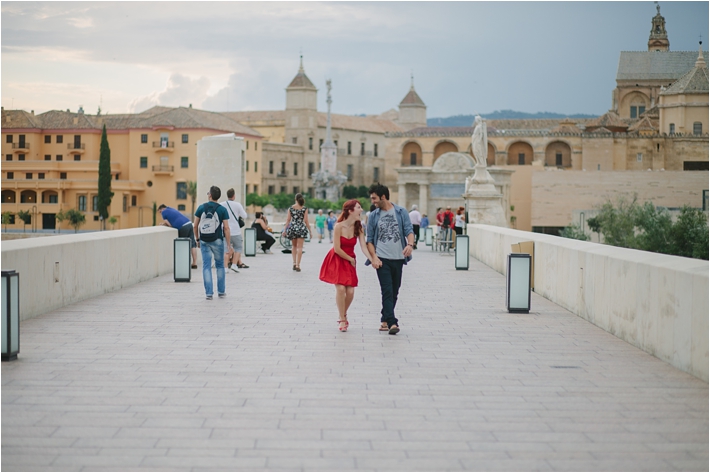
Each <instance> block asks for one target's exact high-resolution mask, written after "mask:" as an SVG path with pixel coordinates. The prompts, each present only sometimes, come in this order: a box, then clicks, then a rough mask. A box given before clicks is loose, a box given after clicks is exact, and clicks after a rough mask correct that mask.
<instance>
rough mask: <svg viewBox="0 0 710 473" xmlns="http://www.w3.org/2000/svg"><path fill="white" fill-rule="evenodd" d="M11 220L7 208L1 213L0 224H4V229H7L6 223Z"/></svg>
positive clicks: (10, 214)
mask: <svg viewBox="0 0 710 473" xmlns="http://www.w3.org/2000/svg"><path fill="white" fill-rule="evenodd" d="M10 220H12V212H10V211H9V210H8V211H6V212H3V213H2V224H3V225H5V231H7V224H8V223H10Z"/></svg>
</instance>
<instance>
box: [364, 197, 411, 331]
mask: <svg viewBox="0 0 710 473" xmlns="http://www.w3.org/2000/svg"><path fill="white" fill-rule="evenodd" d="M389 198H390V191H389V189H387V187H385V186H383V185H381V184H373V185H372V186H371V187H370V202H372V203H373V205H375V206H377V209H375V210H374V211H373V212H372V213H371V214H370V218H369V219H368V222H367V248H368V249H369V250H370V254H371V255H372V267H373V268H375V269H376V270H377V279H378V280H379V281H380V290H381V292H382V317H381V318H380V322H381V325H380V330H381V331H388V332H389V333H390V335H394V334H396V333H397V332H399V325H398V323H399V321H398V320H397V318H396V317H395V315H394V307H395V305H397V296H398V294H399V287H400V286H401V284H402V267H403V266H404V265H405V264H406V263H407V261H409V260H410V259H411V255H412V247H413V245H414V231H413V229H412V223H411V221H410V220H409V214H408V213H407V211H406V210H405V209H404V208H403V207H400V206H399V205H395V204H393V203H391V202H390V200H389Z"/></svg>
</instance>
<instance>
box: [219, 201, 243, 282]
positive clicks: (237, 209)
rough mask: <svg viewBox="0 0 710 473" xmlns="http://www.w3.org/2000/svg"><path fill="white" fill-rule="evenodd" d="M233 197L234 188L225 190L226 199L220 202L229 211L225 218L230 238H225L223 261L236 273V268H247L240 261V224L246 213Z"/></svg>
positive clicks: (241, 224)
mask: <svg viewBox="0 0 710 473" xmlns="http://www.w3.org/2000/svg"><path fill="white" fill-rule="evenodd" d="M234 199H235V193H234V189H228V190H227V200H225V201H224V202H222V204H221V205H222V207H224V208H225V209H227V212H228V213H229V220H227V225H229V234H230V235H231V236H230V239H229V240H225V242H224V243H225V246H224V249H225V254H224V263H225V264H226V265H227V269H231V270H232V271H234V272H235V273H238V272H239V270H238V269H237V268H248V267H249V266H247V265H246V264H244V263H242V251H243V246H244V239H243V238H242V228H241V227H242V226H243V225H244V219H245V218H247V213H246V211H245V210H244V207H242V204H240V203H239V202H237V201H236V200H234Z"/></svg>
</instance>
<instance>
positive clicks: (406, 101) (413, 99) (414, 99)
mask: <svg viewBox="0 0 710 473" xmlns="http://www.w3.org/2000/svg"><path fill="white" fill-rule="evenodd" d="M399 104H400V105H425V104H424V101H423V100H422V99H421V97H419V95H418V94H417V92H416V91H415V90H414V86H412V87H411V88H410V89H409V92H407V95H405V96H404V98H403V99H402V101H401V102H400V103H399Z"/></svg>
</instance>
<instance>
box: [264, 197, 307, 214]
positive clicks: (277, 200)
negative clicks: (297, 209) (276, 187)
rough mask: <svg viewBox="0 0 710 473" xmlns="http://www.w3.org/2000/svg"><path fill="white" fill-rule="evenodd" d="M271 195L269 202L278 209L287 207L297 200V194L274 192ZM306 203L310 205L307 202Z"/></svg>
mask: <svg viewBox="0 0 710 473" xmlns="http://www.w3.org/2000/svg"><path fill="white" fill-rule="evenodd" d="M269 197H270V199H269V203H270V204H271V205H273V206H274V207H275V208H276V209H278V210H284V209H287V208H289V207H291V206H292V205H293V203H294V202H295V201H296V198H295V194H273V195H271V196H269ZM306 205H308V203H307V202H306Z"/></svg>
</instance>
